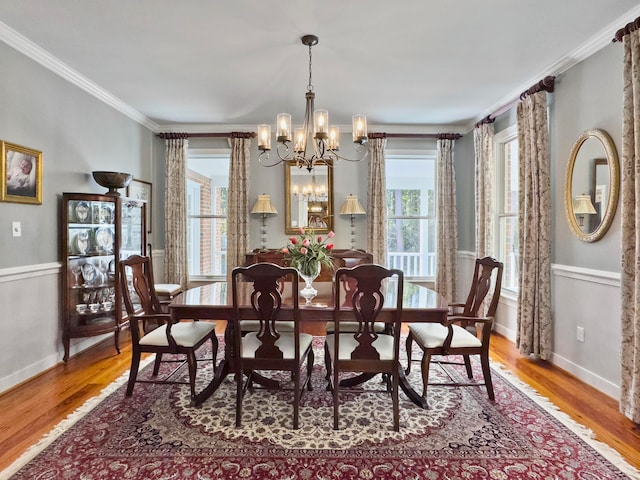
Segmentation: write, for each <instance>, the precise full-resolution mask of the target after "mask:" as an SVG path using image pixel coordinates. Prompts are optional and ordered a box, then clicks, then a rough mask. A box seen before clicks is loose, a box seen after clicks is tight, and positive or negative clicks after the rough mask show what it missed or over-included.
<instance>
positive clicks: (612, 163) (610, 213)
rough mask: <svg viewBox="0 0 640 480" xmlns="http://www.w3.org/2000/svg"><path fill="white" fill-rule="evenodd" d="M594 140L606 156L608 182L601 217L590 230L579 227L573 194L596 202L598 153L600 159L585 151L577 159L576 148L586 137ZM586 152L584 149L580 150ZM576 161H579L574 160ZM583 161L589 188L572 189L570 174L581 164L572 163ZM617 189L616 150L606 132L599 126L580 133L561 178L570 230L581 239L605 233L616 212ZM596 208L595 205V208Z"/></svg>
mask: <svg viewBox="0 0 640 480" xmlns="http://www.w3.org/2000/svg"><path fill="white" fill-rule="evenodd" d="M590 139H595V140H597V141H598V142H600V144H601V146H602V151H603V152H604V154H605V156H606V158H605V159H604V160H605V161H606V165H607V166H608V167H609V168H608V173H609V182H608V193H607V194H606V202H607V203H606V208H605V209H604V212H599V214H600V216H601V220H600V223H599V224H598V225H596V226H595V227H594V228H593V230H588V229H586V230H585V228H584V227H583V228H581V226H580V224H579V223H578V222H579V220H578V214H576V213H575V212H574V199H575V197H576V195H581V194H588V195H589V197H590V200H591V203H592V205H594V206H596V205H597V203H602V202H601V201H600V202H597V201H596V200H597V195H596V185H597V182H596V178H595V176H596V172H597V166H599V165H602V164H603V159H602V158H601V157H602V155H598V157H600V158H596V157H594V158H589V157H588V154H587V153H585V154H584V155H587V157H585V156H584V155H583V156H582V157H580V158H579V154H580V149H581V147H583V145H584V143H585V142H586V141H587V140H590ZM584 151H585V152H586V150H584ZM578 160H580V162H578ZM584 160H586V161H587V162H588V169H589V171H588V172H587V173H586V175H587V176H589V175H590V176H591V178H590V180H589V181H588V186H589V188H588V189H589V191H588V192H585V191H579V192H577V191H576V192H574V191H573V185H574V183H573V181H574V175H575V174H576V172H578V169H580V168H582V167H583V165H578V169H577V168H576V164H577V163H580V164H584V163H585V161H584ZM580 173H581V174H582V176H585V173H584V171H580ZM619 190H620V165H619V163H618V154H617V152H616V147H615V145H614V143H613V140H612V139H611V137H610V136H609V134H608V133H607V132H605V131H604V130H600V129H595V130H587V131H585V132H584V133H582V134H581V135H580V136H579V137H578V139H577V140H576V142H575V143H574V145H573V148H572V149H571V154H570V155H569V164H568V165H567V175H566V178H565V184H564V206H565V213H566V215H567V221H568V222H569V227H570V228H571V231H572V232H573V233H574V234H575V236H576V237H578V238H579V239H580V240H581V241H583V242H595V241H597V240H600V239H601V238H602V237H603V236H604V234H605V233H606V232H607V230H608V229H609V227H610V226H611V222H612V221H613V217H614V215H615V213H616V208H617V206H618V193H619ZM596 210H597V208H596Z"/></svg>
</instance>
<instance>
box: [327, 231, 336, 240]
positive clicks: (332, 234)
mask: <svg viewBox="0 0 640 480" xmlns="http://www.w3.org/2000/svg"><path fill="white" fill-rule="evenodd" d="M335 236H336V234H335V233H333V231H331V232H329V233H327V238H333V237H335Z"/></svg>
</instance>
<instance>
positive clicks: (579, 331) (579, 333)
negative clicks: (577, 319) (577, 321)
mask: <svg viewBox="0 0 640 480" xmlns="http://www.w3.org/2000/svg"><path fill="white" fill-rule="evenodd" d="M576 339H577V340H578V341H579V342H584V328H583V327H577V328H576Z"/></svg>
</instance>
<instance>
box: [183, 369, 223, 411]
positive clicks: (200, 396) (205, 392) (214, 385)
mask: <svg viewBox="0 0 640 480" xmlns="http://www.w3.org/2000/svg"><path fill="white" fill-rule="evenodd" d="M230 373H231V368H230V364H229V361H228V360H227V359H226V358H223V359H222V360H221V361H220V363H219V364H218V366H217V367H216V372H215V374H214V376H213V379H212V380H211V383H209V385H207V386H206V387H205V388H204V389H202V391H200V392H199V393H197V394H196V396H195V397H193V400H192V401H191V405H192V406H194V407H199V406H200V405H202V404H203V403H204V401H205V400H206V399H207V398H209V397H210V396H211V395H213V392H215V391H216V390H217V389H218V387H219V386H220V384H221V383H222V381H223V380H224V379H225V377H226V376H227V375H229V374H230Z"/></svg>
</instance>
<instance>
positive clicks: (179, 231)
mask: <svg viewBox="0 0 640 480" xmlns="http://www.w3.org/2000/svg"><path fill="white" fill-rule="evenodd" d="M188 146H189V140H187V139H186V138H175V139H167V140H166V148H165V158H166V162H167V165H166V186H165V197H164V198H165V203H164V205H165V207H164V211H165V216H164V218H165V220H164V225H165V246H164V250H165V255H164V273H165V281H166V282H167V283H177V284H179V285H180V286H182V289H183V290H186V289H187V288H189V267H188V264H187V202H186V200H185V198H186V195H185V190H186V166H187V148H188Z"/></svg>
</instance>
